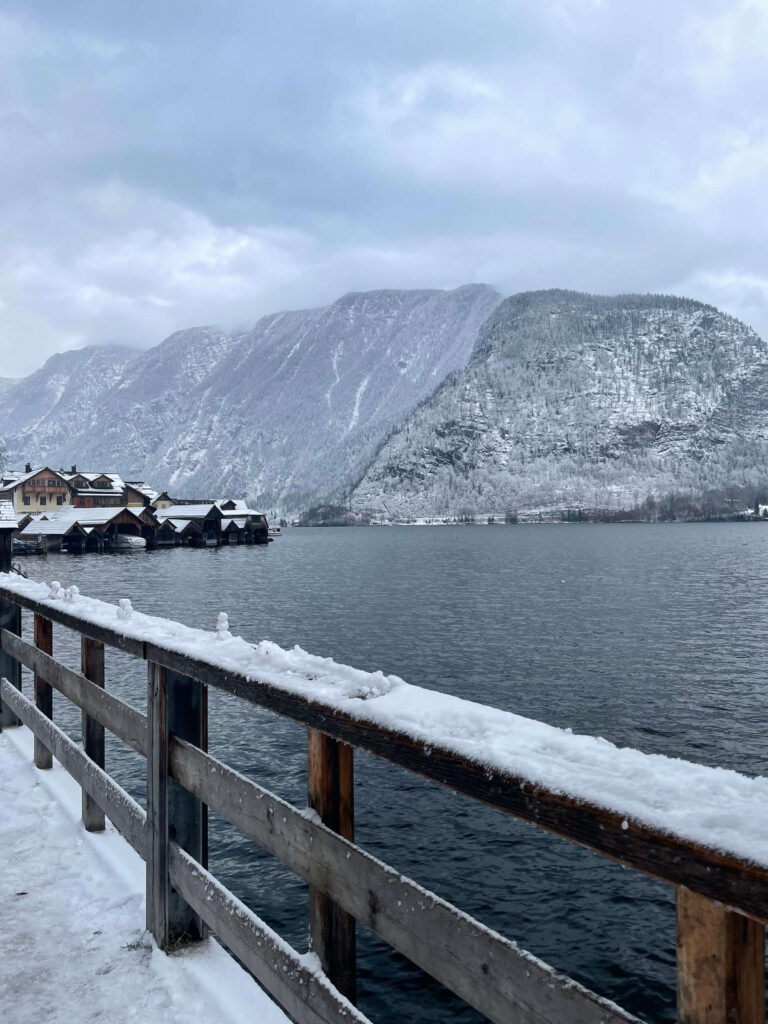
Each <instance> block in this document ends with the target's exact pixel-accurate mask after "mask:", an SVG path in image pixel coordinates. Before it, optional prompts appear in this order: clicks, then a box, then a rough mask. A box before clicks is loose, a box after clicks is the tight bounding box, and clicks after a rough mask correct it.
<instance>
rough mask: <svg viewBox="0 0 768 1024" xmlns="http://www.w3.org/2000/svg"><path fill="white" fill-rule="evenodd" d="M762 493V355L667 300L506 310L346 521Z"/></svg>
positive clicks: (737, 329)
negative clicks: (743, 488) (737, 489)
mask: <svg viewBox="0 0 768 1024" xmlns="http://www.w3.org/2000/svg"><path fill="white" fill-rule="evenodd" d="M766 482H768V346H767V345H766V343H765V342H764V341H763V340H762V339H761V338H759V337H758V336H757V335H756V334H755V333H754V331H752V330H750V329H749V328H748V327H746V326H745V325H744V324H742V323H740V322H739V321H737V320H734V319H733V318H732V317H729V316H726V315H725V314H723V313H721V312H719V311H718V310H716V309H714V308H713V307H711V306H706V305H703V304H702V303H699V302H694V301H690V300H687V299H678V298H673V297H670V296H654V295H643V296H640V295H625V296H616V297H611V298H606V297H600V296H592V295H582V294H578V293H574V292H564V291H542V292H531V293H526V294H521V295H514V296H512V297H510V298H508V299H506V300H505V301H504V302H503V303H501V304H500V305H499V306H498V308H497V309H496V311H495V313H494V314H493V315H492V316H491V317H490V319H489V320H488V321H487V322H486V324H485V325H484V327H483V329H482V331H481V333H480V336H479V338H478V341H477V344H476V346H475V348H474V351H473V353H472V357H471V359H470V361H469V363H468V365H467V367H466V368H465V369H464V370H460V371H457V372H455V373H452V374H450V375H449V376H448V377H447V378H446V380H445V381H444V382H443V383H442V384H441V386H440V387H439V388H438V389H437V390H436V392H435V393H434V394H433V395H432V396H430V397H429V398H427V399H426V400H425V401H424V402H423V403H422V404H421V405H420V406H419V407H418V408H416V409H415V410H414V411H413V412H412V413H411V414H410V415H409V416H407V417H406V418H405V420H404V421H403V422H402V423H401V424H399V425H398V427H397V428H396V429H395V430H394V431H393V433H392V434H391V436H390V437H389V438H388V439H387V440H386V441H385V442H384V443H383V444H382V446H381V448H380V450H379V452H378V454H377V456H376V458H375V459H374V460H373V462H372V464H371V465H370V466H369V467H368V469H367V470H366V472H365V473H364V474H363V476H362V478H361V480H360V481H359V483H358V484H357V486H356V487H355V489H354V491H353V495H352V506H353V508H356V509H363V508H373V509H382V508H386V509H387V510H388V511H390V512H391V513H392V514H393V515H397V516H406V515H433V514H439V513H448V512H450V513H456V512H462V511H471V512H478V511H483V510H488V511H497V510H503V509H520V508H531V507H537V506H539V507H541V506H544V507H559V508H564V507H609V508H610V507H614V508H615V507H624V508H627V507H631V506H633V505H636V504H639V503H641V502H642V501H643V500H644V499H645V498H646V497H648V496H649V495H651V496H654V497H657V496H661V495H665V494H670V493H672V492H681V491H683V492H684V491H686V490H691V491H697V492H702V491H706V490H708V489H710V488H721V487H724V486H727V485H734V484H739V485H741V484H745V485H754V486H765V484H766Z"/></svg>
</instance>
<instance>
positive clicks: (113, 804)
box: [0, 679, 147, 860]
mask: <svg viewBox="0 0 768 1024" xmlns="http://www.w3.org/2000/svg"><path fill="white" fill-rule="evenodd" d="M0 699H2V700H3V701H4V702H5V703H6V704H7V705H8V707H10V708H11V709H12V710H13V712H14V714H15V715H16V716H17V717H18V718H19V719H20V720H21V721H22V722H23V723H24V725H26V726H27V727H28V728H29V729H30V730H31V731H32V733H33V734H34V736H36V737H37V739H38V740H40V741H41V742H42V743H43V744H44V745H45V747H46V748H47V749H48V750H50V751H51V753H52V754H53V756H54V757H55V758H56V760H57V761H59V763H60V764H62V765H63V766H64V767H65V768H66V769H67V771H68V772H69V774H70V775H71V776H72V778H73V779H75V781H76V782H78V783H79V784H80V786H82V788H83V789H84V790H85V791H86V793H88V795H89V796H90V797H92V798H93V800H95V802H96V803H97V804H98V805H99V807H101V809H102V810H103V811H104V813H105V814H106V816H107V817H108V818H109V819H110V821H111V822H112V823H113V824H114V826H115V828H116V829H117V830H118V832H120V833H121V834H122V835H123V836H124V837H125V838H126V839H127V840H128V842H129V843H130V844H131V846H132V847H133V848H134V850H135V851H136V852H137V853H138V854H139V856H140V857H142V858H143V859H144V860H146V856H147V831H146V823H147V816H146V814H145V813H144V810H143V809H142V808H141V807H140V806H139V804H137V803H136V801H135V800H134V799H133V798H132V797H130V796H129V795H128V793H126V792H125V790H124V789H122V788H121V787H120V786H118V784H117V783H116V782H115V781H114V779H112V778H111V777H110V776H109V775H107V773H106V772H105V771H104V770H103V769H102V768H99V767H98V765H97V764H95V763H94V762H93V761H92V760H91V759H90V758H89V757H88V756H87V755H86V754H85V753H84V752H83V750H82V749H81V748H80V747H79V746H78V745H77V744H76V743H75V742H74V741H73V740H71V739H70V738H69V736H67V734H66V733H65V732H63V730H61V729H59V727H58V726H57V725H54V724H53V722H52V721H51V720H50V718H47V717H46V716H45V715H44V714H43V713H42V712H41V711H38V710H37V708H36V707H35V705H34V704H33V703H32V701H31V700H28V699H27V698H26V697H25V696H24V694H23V693H21V691H20V690H17V689H16V687H15V686H13V685H12V684H11V683H9V682H8V680H7V679H0Z"/></svg>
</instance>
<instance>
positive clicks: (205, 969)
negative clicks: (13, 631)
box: [0, 728, 288, 1024]
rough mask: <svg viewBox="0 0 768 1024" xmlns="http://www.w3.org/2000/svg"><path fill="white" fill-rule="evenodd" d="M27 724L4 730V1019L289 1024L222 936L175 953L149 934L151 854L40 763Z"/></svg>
mask: <svg viewBox="0 0 768 1024" xmlns="http://www.w3.org/2000/svg"><path fill="white" fill-rule="evenodd" d="M32 746H33V739H32V734H31V733H30V731H29V730H28V729H26V728H18V729H6V730H5V731H4V732H3V733H2V734H0V806H1V807H2V814H0V853H1V856H2V871H0V921H2V927H1V928H0V1007H2V1009H1V1010H0V1018H2V1021H3V1024H28V1022H29V1021H45V1022H47V1024H91V1022H94V1024H95V1022H97V1021H98V1022H105V1021H120V1022H121V1024H123V1022H129V1021H136V1022H139V1021H140V1022H141V1024H146V1022H147V1021H152V1022H153V1024H199V1022H205V1024H240V1022H242V1021H257V1022H258V1024H288V1018H287V1017H286V1016H285V1015H284V1014H283V1013H282V1012H281V1010H280V1009H278V1007H277V1006H275V1004H274V1003H272V1002H271V1000H270V999H269V998H268V997H267V996H266V995H265V994H264V993H263V992H262V990H261V989H260V988H259V986H258V985H257V984H256V982H255V981H253V979H252V978H251V977H250V976H249V975H248V974H246V973H245V971H243V970H242V969H241V968H240V967H239V966H238V965H237V964H236V963H235V961H234V960H233V959H232V958H231V957H230V956H229V955H228V954H227V953H226V952H225V951H224V950H223V949H222V948H221V946H219V945H218V943H217V942H215V941H214V940H209V941H208V942H206V943H203V944H201V945H197V946H193V947H188V948H187V949H186V950H185V951H184V952H182V953H177V954H174V955H171V956H166V955H165V954H164V953H161V952H160V950H158V948H157V947H156V946H155V945H154V943H153V941H152V939H151V938H150V937H149V936H148V935H147V934H146V933H145V931H144V862H143V861H142V860H141V858H140V857H139V856H138V855H137V854H136V853H135V852H134V851H133V850H132V849H131V847H130V846H129V845H128V843H127V842H126V841H125V840H124V839H122V838H121V837H120V836H119V835H118V834H117V832H115V830H114V829H113V828H112V826H111V824H110V823H107V831H106V832H103V833H98V834H94V835H91V834H89V833H87V832H86V831H85V830H84V829H83V826H82V824H81V822H80V820H79V818H80V789H79V787H78V786H77V784H76V783H75V782H74V780H73V779H71V778H70V776H69V775H68V774H67V773H66V771H65V770H64V769H63V768H61V767H60V765H58V763H57V762H55V761H54V767H53V769H52V770H50V771H39V770H38V769H36V768H35V767H34V766H33V763H32Z"/></svg>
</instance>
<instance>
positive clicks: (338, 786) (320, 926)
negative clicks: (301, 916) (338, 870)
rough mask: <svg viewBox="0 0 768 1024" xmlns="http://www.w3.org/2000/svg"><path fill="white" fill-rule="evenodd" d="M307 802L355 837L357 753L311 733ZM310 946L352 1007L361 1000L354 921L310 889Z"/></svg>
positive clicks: (328, 821)
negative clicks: (353, 1003)
mask: <svg viewBox="0 0 768 1024" xmlns="http://www.w3.org/2000/svg"><path fill="white" fill-rule="evenodd" d="M307 753H308V761H309V776H308V780H309V781H308V802H309V806H310V807H311V808H313V809H314V810H315V811H317V813H318V814H319V815H320V818H321V819H322V822H323V824H324V825H327V826H328V828H330V829H333V831H334V832H338V834H339V835H340V836H343V837H344V839H349V840H350V841H352V840H354V838H355V787H354V749H353V748H352V747H350V746H348V745H347V744H346V743H340V742H339V741H338V740H334V739H331V738H330V736H326V735H325V733H322V732H318V731H317V730H316V729H309V730H308V744H307ZM309 941H310V948H311V949H312V952H314V953H316V954H317V956H318V957H319V958H320V963H321V964H322V967H323V970H324V971H325V973H326V974H327V975H328V977H329V978H330V980H331V981H332V982H333V984H334V985H335V986H336V988H337V989H338V990H339V992H341V994H342V995H344V996H346V997H347V999H349V1000H350V1002H355V1000H356V998H357V954H356V948H355V919H354V917H352V915H351V914H347V913H345V912H344V911H343V910H342V909H341V907H339V905H338V904H337V903H335V902H334V901H333V900H332V899H330V897H328V896H326V895H325V893H323V892H320V890H319V889H316V888H315V887H314V886H310V887H309Z"/></svg>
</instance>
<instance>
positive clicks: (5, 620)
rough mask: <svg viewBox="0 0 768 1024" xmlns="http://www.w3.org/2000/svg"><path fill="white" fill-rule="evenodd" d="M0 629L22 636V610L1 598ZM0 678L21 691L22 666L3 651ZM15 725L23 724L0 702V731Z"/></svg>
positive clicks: (0, 657)
mask: <svg viewBox="0 0 768 1024" xmlns="http://www.w3.org/2000/svg"><path fill="white" fill-rule="evenodd" d="M0 629H7V630H8V632H9V633H15V634H16V635H17V636H21V608H20V607H19V605H17V604H15V603H14V602H13V601H9V600H8V598H6V597H0ZM0 678H5V679H7V680H8V682H9V683H11V684H12V685H13V686H15V687H16V689H17V690H20V689H21V665H20V664H19V662H18V661H16V659H15V658H12V657H11V656H10V654H7V653H6V652H5V651H3V650H1V649H0ZM14 725H21V722H20V721H19V719H18V718H17V717H16V715H14V713H13V712H12V711H11V709H10V708H9V707H5V706H4V705H3V702H2V701H0V729H8V728H10V727H11V726H14Z"/></svg>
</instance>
